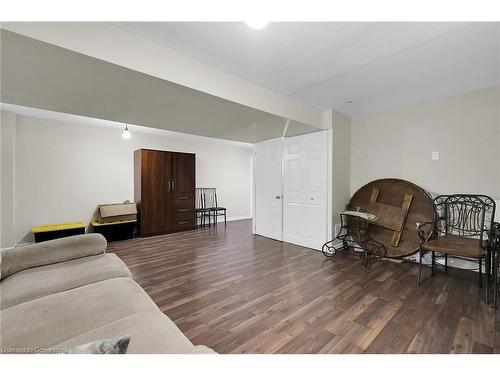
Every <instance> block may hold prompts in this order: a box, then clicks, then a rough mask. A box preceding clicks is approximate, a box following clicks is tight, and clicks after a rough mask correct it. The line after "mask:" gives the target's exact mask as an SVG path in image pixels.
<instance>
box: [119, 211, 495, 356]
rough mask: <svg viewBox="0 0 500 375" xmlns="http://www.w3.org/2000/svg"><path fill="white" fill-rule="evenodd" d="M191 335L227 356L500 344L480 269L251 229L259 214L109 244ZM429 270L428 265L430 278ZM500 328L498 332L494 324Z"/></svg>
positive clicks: (472, 348) (479, 348)
mask: <svg viewBox="0 0 500 375" xmlns="http://www.w3.org/2000/svg"><path fill="white" fill-rule="evenodd" d="M109 251H111V252H115V253H116V254H118V255H119V256H120V257H121V258H122V259H123V260H124V261H125V263H127V265H128V266H129V267H130V269H131V270H132V273H133V276H134V278H135V279H136V280H137V282H138V283H139V284H141V286H142V287H143V288H144V289H145V290H146V291H147V293H148V294H149V295H150V296H151V297H152V298H153V300H154V301H155V302H156V303H157V304H158V306H159V307H160V308H161V309H162V310H163V311H164V312H165V313H166V314H167V315H168V316H169V317H170V318H172V319H173V320H174V322H175V323H176V324H177V325H178V327H179V328H180V329H181V330H182V331H183V332H184V333H185V335H186V336H187V337H188V338H189V339H190V340H191V341H192V342H193V343H194V344H204V345H207V346H209V347H211V348H213V349H215V350H216V351H217V352H219V353H493V352H495V353H500V312H497V313H496V314H495V312H494V311H493V310H492V309H491V308H490V307H488V306H486V305H485V304H484V303H482V302H481V298H482V296H483V294H482V292H483V291H481V293H480V291H479V289H478V286H477V282H476V278H475V277H476V274H472V273H468V272H464V271H460V272H457V271H456V270H449V271H448V273H445V272H444V271H438V272H437V274H436V275H435V276H434V277H433V278H430V277H426V278H425V279H424V281H423V283H422V285H421V286H420V287H417V286H416V283H415V275H416V272H417V266H416V265H414V264H409V263H402V264H397V263H393V262H389V261H380V262H374V263H372V264H371V265H370V266H369V268H368V269H363V268H361V266H360V263H359V260H358V259H357V258H356V257H355V256H353V255H349V254H342V255H339V256H337V257H336V258H334V260H326V259H325V258H324V257H323V255H322V254H321V253H320V252H317V251H314V250H310V249H306V248H303V247H300V246H295V245H290V244H284V243H281V242H278V241H274V240H270V239H267V238H264V237H260V236H254V235H252V234H251V221H250V220H241V221H234V222H229V223H228V224H227V227H226V228H225V227H224V225H221V224H219V225H218V227H217V228H214V227H212V228H205V229H199V230H195V231H189V232H183V233H176V234H172V235H165V236H158V237H150V238H138V239H134V240H128V241H122V242H116V243H111V244H110V245H109ZM427 275H428V273H426V276H427ZM495 327H496V329H495Z"/></svg>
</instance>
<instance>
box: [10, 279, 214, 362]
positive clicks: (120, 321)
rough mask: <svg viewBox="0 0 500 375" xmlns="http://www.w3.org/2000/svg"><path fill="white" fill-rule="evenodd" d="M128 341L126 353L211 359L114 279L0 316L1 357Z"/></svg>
mask: <svg viewBox="0 0 500 375" xmlns="http://www.w3.org/2000/svg"><path fill="white" fill-rule="evenodd" d="M124 335H130V337H131V340H130V345H129V348H128V350H127V353H207V352H209V353H211V352H212V351H211V350H210V349H208V348H204V347H193V345H192V344H191V343H190V342H189V340H188V339H187V338H186V337H185V336H184V335H183V334H182V332H181V331H180V330H179V329H178V328H177V327H176V326H175V324H174V323H173V322H172V321H171V320H170V319H169V318H168V317H167V316H166V315H164V314H163V313H162V312H161V311H160V310H159V308H158V307H157V306H156V305H155V304H154V302H153V301H152V300H151V298H149V296H148V295H147V294H146V292H145V291H144V290H143V289H142V288H141V287H140V286H139V285H138V284H137V283H136V282H135V281H133V280H132V279H129V278H123V277H122V278H114V279H110V280H105V281H99V282H95V283H92V284H88V285H85V286H82V287H79V288H75V289H71V290H67V291H64V292H60V293H55V294H51V295H48V296H46V297H41V298H37V299H35V300H32V301H28V302H25V303H21V304H18V305H15V306H11V307H8V308H6V309H3V310H0V347H1V348H2V349H3V350H4V351H5V350H6V351H9V352H16V351H17V350H20V351H22V350H26V348H29V349H30V352H38V351H41V350H43V349H48V348H70V347H74V346H77V345H81V344H85V343H88V342H90V341H95V340H97V339H103V338H109V337H116V336H124Z"/></svg>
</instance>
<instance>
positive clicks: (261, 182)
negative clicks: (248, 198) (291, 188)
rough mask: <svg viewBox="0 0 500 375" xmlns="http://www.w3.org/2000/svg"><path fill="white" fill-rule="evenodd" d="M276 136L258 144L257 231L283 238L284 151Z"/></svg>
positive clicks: (256, 161) (256, 174)
mask: <svg viewBox="0 0 500 375" xmlns="http://www.w3.org/2000/svg"><path fill="white" fill-rule="evenodd" d="M282 149H283V142H282V140H281V139H275V140H271V141H267V142H262V143H259V144H256V145H255V146H254V152H255V159H254V160H255V167H254V168H255V233H256V234H260V235H262V236H266V237H270V238H274V239H276V240H280V241H281V240H282V233H283V232H282V215H283V206H282V202H283V201H282V199H281V195H282V191H283V190H282V152H283V150H282Z"/></svg>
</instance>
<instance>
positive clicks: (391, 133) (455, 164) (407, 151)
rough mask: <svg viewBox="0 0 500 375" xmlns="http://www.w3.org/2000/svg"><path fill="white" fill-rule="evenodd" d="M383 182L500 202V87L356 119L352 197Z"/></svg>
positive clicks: (353, 142)
mask: <svg viewBox="0 0 500 375" xmlns="http://www.w3.org/2000/svg"><path fill="white" fill-rule="evenodd" d="M432 151H439V152H440V157H441V159H440V160H437V161H433V160H431V152H432ZM384 177H398V178H403V179H406V180H409V181H412V182H414V183H416V184H418V185H420V186H422V187H423V188H424V189H426V190H428V191H429V192H434V193H440V194H444V193H460V192H461V193H483V194H488V195H490V196H492V197H493V198H495V199H500V86H495V87H491V88H487V89H481V90H477V91H472V92H469V93H465V94H461V95H454V96H450V97H447V98H443V99H439V100H434V101H428V102H423V103H419V104H414V105H411V106H408V107H405V108H401V109H398V110H394V111H388V112H384V113H379V114H374V115H370V116H366V117H353V118H352V145H351V193H353V192H354V191H356V190H357V189H358V188H359V187H360V186H362V185H363V184H365V183H367V182H369V181H371V180H374V179H377V178H384Z"/></svg>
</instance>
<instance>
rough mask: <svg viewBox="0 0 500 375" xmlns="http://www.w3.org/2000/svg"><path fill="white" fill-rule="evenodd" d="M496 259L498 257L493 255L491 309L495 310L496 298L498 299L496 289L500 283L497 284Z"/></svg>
mask: <svg viewBox="0 0 500 375" xmlns="http://www.w3.org/2000/svg"><path fill="white" fill-rule="evenodd" d="M498 257H499V255H496V254H493V308H494V309H496V308H497V298H498V293H499V292H498V289H499V288H498V287H499V286H500V283H499V282H498Z"/></svg>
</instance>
